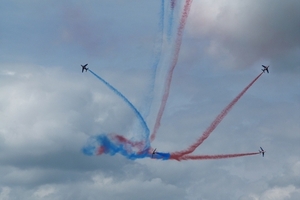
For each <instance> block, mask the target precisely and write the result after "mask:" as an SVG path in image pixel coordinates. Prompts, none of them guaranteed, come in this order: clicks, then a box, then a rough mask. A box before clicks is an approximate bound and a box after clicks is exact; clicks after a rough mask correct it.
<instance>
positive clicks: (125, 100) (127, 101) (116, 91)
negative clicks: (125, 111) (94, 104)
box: [88, 69, 150, 146]
mask: <svg viewBox="0 0 300 200" xmlns="http://www.w3.org/2000/svg"><path fill="white" fill-rule="evenodd" d="M88 71H89V72H91V73H92V74H93V75H94V76H95V77H96V78H98V79H99V80H100V81H102V82H103V83H104V84H105V85H106V86H107V87H108V88H110V89H111V90H112V91H113V92H114V93H115V94H117V95H118V96H119V97H121V98H122V99H123V100H124V102H125V103H127V104H128V105H129V107H130V108H131V109H132V110H133V111H134V112H135V114H136V116H137V118H138V119H139V121H140V123H141V124H142V127H143V128H144V131H145V134H146V135H145V137H144V138H145V140H148V138H149V128H148V126H147V124H146V122H145V120H144V118H143V117H142V115H141V114H140V112H139V111H138V110H137V109H136V108H135V107H134V105H133V104H132V103H131V102H130V101H129V100H128V99H127V98H126V97H125V96H124V95H123V94H122V93H121V92H119V91H118V90H117V89H116V88H114V87H113V86H112V85H110V84H109V83H108V82H107V81H105V80H104V79H103V78H101V77H100V76H98V75H97V74H95V73H94V72H93V71H92V70H90V69H88ZM147 146H150V142H149V141H148V142H147Z"/></svg>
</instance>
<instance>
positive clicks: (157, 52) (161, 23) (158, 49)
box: [144, 0, 165, 116]
mask: <svg viewBox="0 0 300 200" xmlns="http://www.w3.org/2000/svg"><path fill="white" fill-rule="evenodd" d="M164 18H165V1H164V0H162V1H161V10H160V17H159V37H158V38H157V41H156V45H157V46H158V47H157V46H156V45H155V47H154V48H155V53H154V54H155V55H154V63H153V65H152V71H151V74H150V77H151V78H150V80H151V83H150V86H149V87H150V89H149V92H148V94H147V96H148V100H147V101H146V103H145V104H146V105H145V106H144V107H145V108H146V109H147V110H146V111H145V112H144V116H148V115H149V112H150V105H151V104H152V101H153V96H154V95H153V91H154V83H155V79H156V73H157V68H158V65H159V63H160V61H161V57H162V49H163V35H164Z"/></svg>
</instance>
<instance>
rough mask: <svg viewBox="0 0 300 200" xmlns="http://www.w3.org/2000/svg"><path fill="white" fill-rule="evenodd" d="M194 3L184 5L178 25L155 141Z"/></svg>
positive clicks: (152, 137) (153, 137) (188, 1)
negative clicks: (184, 31) (185, 27)
mask: <svg viewBox="0 0 300 200" xmlns="http://www.w3.org/2000/svg"><path fill="white" fill-rule="evenodd" d="M191 4H192V0H186V2H185V5H184V9H183V13H182V16H181V20H180V24H179V27H178V32H177V38H176V41H175V50H174V54H173V55H174V56H173V60H172V63H171V65H170V69H169V72H168V75H167V79H166V82H165V91H164V94H163V97H162V100H161V106H160V108H159V111H158V114H157V117H156V121H155V125H154V128H153V132H152V134H151V141H153V140H154V139H155V137H156V133H157V131H158V129H159V127H160V122H161V118H162V115H163V113H164V110H165V107H166V103H167V100H168V97H169V93H170V87H171V82H172V77H173V72H174V69H175V66H176V64H177V61H178V56H179V52H180V46H181V41H182V35H183V29H184V26H185V23H186V20H187V17H188V14H189V10H190V7H191Z"/></svg>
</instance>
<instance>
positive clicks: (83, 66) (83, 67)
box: [81, 64, 89, 73]
mask: <svg viewBox="0 0 300 200" xmlns="http://www.w3.org/2000/svg"><path fill="white" fill-rule="evenodd" d="M87 65H88V64H85V65H81V67H82V71H81V72H82V73H83V71H84V70H85V71H87V70H88V69H89V68H87V67H86V66H87Z"/></svg>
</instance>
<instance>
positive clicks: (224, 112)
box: [171, 72, 263, 160]
mask: <svg viewBox="0 0 300 200" xmlns="http://www.w3.org/2000/svg"><path fill="white" fill-rule="evenodd" d="M262 74H263V72H262V73H260V74H259V75H258V76H257V77H256V78H255V79H254V80H253V81H252V82H251V83H250V84H249V85H248V86H247V87H246V88H245V89H244V90H243V91H242V92H241V93H240V94H238V95H237V97H235V98H234V99H233V100H232V101H231V102H230V103H229V104H228V105H227V106H226V107H225V109H224V110H222V112H221V113H220V114H219V115H218V116H217V117H216V119H215V120H214V121H213V122H212V123H211V124H210V126H209V127H208V128H207V129H206V130H205V131H204V133H203V134H202V136H201V137H200V138H199V139H198V140H197V141H196V142H195V143H194V144H193V145H191V146H190V147H189V148H187V149H186V150H183V151H179V152H174V153H172V154H171V158H172V159H176V160H180V159H181V158H182V157H183V156H184V155H186V154H190V153H192V152H193V151H195V149H196V148H197V147H198V146H199V145H201V144H202V142H204V140H206V139H207V138H208V136H209V135H210V134H211V132H212V131H213V130H215V128H216V127H217V126H218V125H219V123H220V122H221V121H222V120H223V119H224V117H225V116H226V115H227V114H228V112H229V111H230V110H231V109H232V107H233V106H234V105H235V104H236V103H237V102H238V100H239V99H240V98H241V97H242V96H243V95H244V94H245V92H246V91H247V90H248V89H249V88H250V87H251V86H252V85H253V84H254V83H255V82H256V81H257V80H258V79H259V77H260V76H261V75H262Z"/></svg>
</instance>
